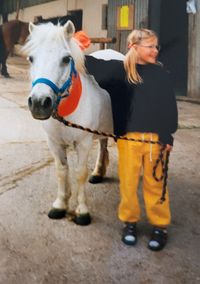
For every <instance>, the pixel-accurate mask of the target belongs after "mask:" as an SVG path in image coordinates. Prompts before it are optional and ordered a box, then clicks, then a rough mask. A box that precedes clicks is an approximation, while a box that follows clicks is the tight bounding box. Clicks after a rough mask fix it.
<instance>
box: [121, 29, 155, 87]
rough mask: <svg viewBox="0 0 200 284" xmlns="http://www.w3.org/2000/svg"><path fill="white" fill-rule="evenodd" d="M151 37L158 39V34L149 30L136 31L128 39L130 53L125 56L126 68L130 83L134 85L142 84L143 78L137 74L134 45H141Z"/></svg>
mask: <svg viewBox="0 0 200 284" xmlns="http://www.w3.org/2000/svg"><path fill="white" fill-rule="evenodd" d="M151 37H156V38H158V36H157V34H156V33H155V32H154V31H152V30H148V29H135V30H133V31H132V32H131V33H130V34H129V35H128V38H127V42H128V47H129V51H128V52H127V54H126V55H125V59H124V68H125V70H126V73H127V78H128V81H129V82H131V83H134V84H138V83H142V78H141V77H140V75H139V74H138V72H137V69H136V63H137V52H136V50H135V48H131V47H132V45H133V44H139V43H140V42H141V41H142V40H144V39H149V38H151Z"/></svg>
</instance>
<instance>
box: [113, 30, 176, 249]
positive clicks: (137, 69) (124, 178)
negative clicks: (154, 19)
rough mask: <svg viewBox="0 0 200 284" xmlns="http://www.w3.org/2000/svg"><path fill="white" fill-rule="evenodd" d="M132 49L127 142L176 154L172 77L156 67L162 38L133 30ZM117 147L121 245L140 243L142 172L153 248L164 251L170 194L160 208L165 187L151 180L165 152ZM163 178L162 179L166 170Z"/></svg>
mask: <svg viewBox="0 0 200 284" xmlns="http://www.w3.org/2000/svg"><path fill="white" fill-rule="evenodd" d="M128 47H129V51H128V53H127V54H126V57H125V61H124V67H125V70H126V73H127V77H128V81H129V83H130V84H131V88H132V91H131V92H129V95H130V107H129V111H128V118H127V125H126V129H125V131H126V134H125V136H127V137H129V138H133V139H140V140H145V141H146V140H147V141H159V142H161V143H162V144H164V145H166V148H165V154H166V151H171V150H172V146H173V137H172V135H171V134H172V133H174V132H175V131H176V130H177V105H176V100H175V96H174V92H173V88H172V82H171V80H170V76H169V74H168V72H167V71H166V70H165V69H164V68H163V67H162V66H161V65H160V64H158V63H157V56H158V52H159V46H158V38H157V35H156V34H155V33H154V32H153V31H151V30H148V29H139V30H134V31H132V32H131V33H130V35H129V36H128ZM117 146H118V152H119V177H120V193H121V201H120V205H119V211H118V215H119V219H120V220H121V221H123V222H124V223H125V227H124V230H123V234H122V241H123V242H124V243H125V244H126V245H135V244H136V242H137V231H136V224H137V222H138V221H139V220H140V206H139V202H138V196H137V189H138V182H139V179H140V172H141V169H142V168H143V197H144V202H145V208H146V214H147V217H148V220H149V222H150V224H151V225H152V226H153V231H152V236H151V238H150V241H149V243H148V247H149V249H151V250H154V251H158V250H161V249H162V248H163V247H164V246H165V245H166V242H167V226H168V225H169V224H170V219H171V216H170V208H169V196H168V190H167V192H166V200H165V201H164V202H162V203H161V202H160V197H161V194H162V188H163V181H159V182H158V181H156V180H155V179H154V177H153V175H152V173H153V167H154V166H155V162H156V160H157V158H158V156H159V153H160V147H161V146H160V145H159V144H151V143H141V142H134V141H128V140H122V139H118V141H117ZM158 172H160V173H161V165H159V168H158Z"/></svg>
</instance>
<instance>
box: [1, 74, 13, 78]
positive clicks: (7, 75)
mask: <svg viewBox="0 0 200 284" xmlns="http://www.w3.org/2000/svg"><path fill="white" fill-rule="evenodd" d="M1 75H2V76H3V77H5V78H11V77H10V75H9V74H8V73H1Z"/></svg>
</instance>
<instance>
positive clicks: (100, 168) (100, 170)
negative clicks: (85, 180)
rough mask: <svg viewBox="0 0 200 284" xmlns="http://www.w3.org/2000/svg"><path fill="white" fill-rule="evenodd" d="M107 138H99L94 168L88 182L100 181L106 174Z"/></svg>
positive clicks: (107, 161) (107, 157) (107, 158)
mask: <svg viewBox="0 0 200 284" xmlns="http://www.w3.org/2000/svg"><path fill="white" fill-rule="evenodd" d="M107 145H108V139H107V138H104V139H99V144H98V155H97V160H96V165H95V168H94V170H93V172H92V174H91V176H90V178H89V182H90V183H100V182H102V180H103V177H104V176H105V174H106V169H107V166H108V163H109V154H108V150H107Z"/></svg>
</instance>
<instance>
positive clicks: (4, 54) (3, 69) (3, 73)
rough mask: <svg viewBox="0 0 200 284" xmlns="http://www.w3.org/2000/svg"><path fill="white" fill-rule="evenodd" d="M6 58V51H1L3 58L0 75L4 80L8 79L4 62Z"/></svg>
mask: <svg viewBox="0 0 200 284" xmlns="http://www.w3.org/2000/svg"><path fill="white" fill-rule="evenodd" d="M7 57H8V53H7V52H6V51H3V56H2V61H1V63H2V64H1V75H2V76H4V77H5V78H10V75H9V73H8V70H7V66H6V60H7Z"/></svg>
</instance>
